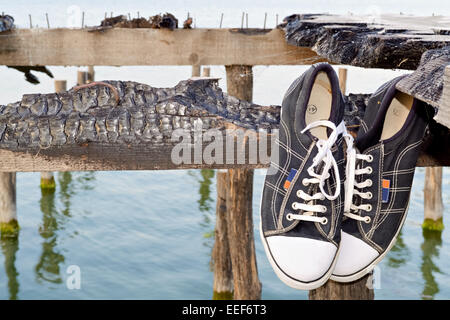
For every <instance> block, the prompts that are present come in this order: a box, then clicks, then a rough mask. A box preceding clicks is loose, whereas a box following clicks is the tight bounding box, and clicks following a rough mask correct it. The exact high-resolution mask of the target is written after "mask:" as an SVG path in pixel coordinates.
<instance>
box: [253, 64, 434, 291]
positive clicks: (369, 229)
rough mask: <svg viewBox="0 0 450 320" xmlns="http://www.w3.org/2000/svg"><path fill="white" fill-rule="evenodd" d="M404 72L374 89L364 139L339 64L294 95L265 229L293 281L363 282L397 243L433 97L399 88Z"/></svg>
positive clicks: (281, 272) (294, 89)
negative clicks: (352, 118) (348, 105)
mask: <svg viewBox="0 0 450 320" xmlns="http://www.w3.org/2000/svg"><path fill="white" fill-rule="evenodd" d="M401 78H402V77H398V78H395V79H393V80H392V81H390V82H388V83H386V84H384V85H383V86H381V87H380V88H379V89H378V90H377V91H376V92H375V93H374V94H373V95H372V96H371V98H370V100H369V103H368V106H367V109H366V112H365V115H364V119H363V120H362V122H361V126H360V129H359V130H358V134H357V137H356V139H353V137H352V136H351V135H350V134H349V133H347V131H346V127H345V123H344V121H343V115H344V100H343V96H342V93H341V91H340V89H339V82H338V78H337V76H336V73H335V72H334V70H333V68H332V67H331V66H330V65H329V64H326V63H319V64H316V65H313V66H312V67H311V68H310V69H309V70H308V71H306V72H305V73H304V74H303V75H302V76H301V77H299V78H298V79H297V80H295V81H294V83H293V84H292V85H291V86H290V88H289V89H288V91H287V93H286V94H285V96H284V99H283V103H282V107H281V121H280V131H279V137H278V140H277V150H275V152H274V154H275V156H272V159H271V160H272V162H271V166H270V168H269V170H268V173H267V176H266V179H265V182H264V190H263V194H262V200H261V228H260V230H261V239H262V242H263V244H264V248H265V251H266V254H267V256H268V258H269V261H270V263H271V265H272V267H273V269H274V270H275V272H276V274H277V275H278V277H279V278H280V279H281V280H282V281H283V282H284V283H286V284H287V285H289V286H291V287H293V288H296V289H304V290H311V289H314V288H317V287H319V286H321V285H322V284H324V283H325V282H326V281H327V280H328V279H329V278H330V277H331V279H332V280H335V281H339V282H351V281H354V280H357V279H359V278H361V277H363V276H364V275H366V274H367V273H369V272H371V270H372V269H373V268H374V266H375V265H376V264H377V263H378V262H380V261H381V259H382V258H383V257H384V256H385V255H386V253H387V252H388V251H389V249H390V248H391V247H392V246H393V245H394V243H395V239H396V237H397V235H398V233H399V231H400V229H401V227H402V225H403V222H404V221H405V217H406V211H407V207H408V202H409V195H410V191H411V184H412V180H413V176H414V169H415V165H416V161H417V158H418V155H419V151H420V148H419V146H420V144H421V142H422V140H423V136H424V133H425V130H426V127H427V123H428V115H427V105H426V104H424V103H423V102H421V101H419V100H416V99H414V98H412V97H411V96H408V95H406V94H404V93H401V92H399V91H397V90H396V89H395V85H396V83H397V82H398V81H399V80H400V79H401Z"/></svg>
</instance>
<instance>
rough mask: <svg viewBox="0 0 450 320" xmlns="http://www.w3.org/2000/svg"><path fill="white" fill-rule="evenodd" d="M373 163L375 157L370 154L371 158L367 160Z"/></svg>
mask: <svg viewBox="0 0 450 320" xmlns="http://www.w3.org/2000/svg"><path fill="white" fill-rule="evenodd" d="M372 161H373V156H372V155H371V154H369V158H368V159H367V162H372Z"/></svg>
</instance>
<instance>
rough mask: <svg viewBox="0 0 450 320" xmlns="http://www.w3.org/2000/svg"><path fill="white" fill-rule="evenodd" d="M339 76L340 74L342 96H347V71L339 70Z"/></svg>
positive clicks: (344, 69)
mask: <svg viewBox="0 0 450 320" xmlns="http://www.w3.org/2000/svg"><path fill="white" fill-rule="evenodd" d="M338 74H339V87H340V88H341V92H342V94H344V95H345V92H346V91H347V69H346V68H339V69H338Z"/></svg>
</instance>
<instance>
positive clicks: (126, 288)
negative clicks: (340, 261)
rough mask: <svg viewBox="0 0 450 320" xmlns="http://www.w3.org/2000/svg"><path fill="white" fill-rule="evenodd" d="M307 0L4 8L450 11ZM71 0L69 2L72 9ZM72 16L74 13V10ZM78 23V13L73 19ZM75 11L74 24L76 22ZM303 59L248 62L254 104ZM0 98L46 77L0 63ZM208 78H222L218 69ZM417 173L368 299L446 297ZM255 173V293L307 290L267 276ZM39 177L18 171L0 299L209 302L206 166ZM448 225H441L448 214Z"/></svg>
mask: <svg viewBox="0 0 450 320" xmlns="http://www.w3.org/2000/svg"><path fill="white" fill-rule="evenodd" d="M374 2H375V3H376V5H366V4H363V2H361V1H355V0H345V1H340V2H339V5H338V4H336V2H329V1H315V2H314V3H313V2H310V3H298V4H297V5H295V6H292V3H290V2H288V1H284V0H283V1H268V2H265V5H264V6H262V5H260V4H259V3H258V2H253V3H252V2H250V1H246V0H240V1H235V0H230V1H228V2H226V4H224V5H222V7H215V8H214V10H212V9H211V6H210V5H209V3H210V2H207V1H196V2H195V1H173V2H171V3H170V4H169V3H167V1H164V2H163V1H159V2H158V1H152V2H148V1H141V0H133V1H127V2H123V1H113V2H111V3H108V6H105V4H104V2H101V1H92V0H90V1H87V0H79V1H76V3H74V2H72V1H59V2H58V4H57V5H56V4H55V1H49V0H45V1H40V2H33V3H32V4H31V3H29V2H27V1H22V0H18V1H9V2H7V3H4V4H3V3H2V4H1V6H0V7H1V11H5V13H8V14H12V15H13V16H14V17H15V18H16V22H17V24H18V25H19V26H21V27H27V26H28V13H32V15H33V23H34V25H40V26H46V22H45V13H46V12H48V13H49V17H50V23H51V25H52V27H53V26H61V27H64V26H67V24H68V23H69V22H70V23H75V24H80V22H81V21H80V19H81V15H80V13H81V11H85V13H86V15H85V23H86V24H87V25H95V24H98V23H99V21H100V20H101V19H102V17H103V15H104V12H105V11H107V12H111V11H113V12H114V13H115V14H116V13H117V14H118V13H122V14H126V13H127V12H131V13H132V16H135V15H136V12H137V11H139V10H140V14H141V16H148V15H153V14H156V13H159V12H165V11H169V12H172V13H174V14H175V15H176V16H177V17H179V18H180V20H182V19H183V17H184V16H186V14H187V11H189V12H190V14H191V16H194V19H195V20H194V21H195V23H196V26H197V27H217V26H218V24H219V19H220V14H221V13H222V12H223V13H224V21H223V26H224V27H238V26H240V19H241V12H242V10H246V11H247V12H249V26H250V27H261V26H262V23H263V19H264V13H265V12H268V20H267V25H268V26H273V25H274V24H275V14H279V18H280V21H281V19H282V17H284V16H286V15H289V14H291V13H296V12H303V13H305V12H336V13H346V12H348V11H349V9H351V11H352V12H355V13H365V14H371V15H374V16H375V17H376V14H377V13H381V12H385V11H386V10H387V9H389V11H390V12H393V13H398V12H400V11H403V12H405V9H408V11H406V12H405V13H413V14H423V15H431V14H432V13H435V12H434V10H435V8H439V12H438V13H439V14H444V15H450V5H449V4H442V2H441V1H439V0H429V1H427V2H426V3H424V2H421V1H409V0H408V1H398V2H395V3H392V1H388V0H378V1H374ZM74 4H76V6H75V7H73V5H74ZM74 14H75V16H74ZM74 19H75V20H74ZM77 19H78V20H77ZM306 68H307V67H302V66H293V67H281V66H279V67H273V66H272V67H264V66H258V67H255V68H254V69H253V70H254V101H255V102H256V103H260V104H265V105H269V104H277V105H279V104H280V103H281V99H282V97H283V95H284V92H285V91H286V89H287V88H288V87H289V85H290V83H291V82H292V81H293V80H294V79H295V78H296V77H298V76H299V75H300V74H301V73H302V72H304V71H305V69H306ZM50 70H51V71H52V72H53V74H54V75H55V79H65V80H67V81H68V87H71V86H73V85H74V84H75V80H76V71H77V70H79V68H75V67H67V68H63V67H50ZM95 70H96V75H95V77H96V80H102V79H110V80H132V81H138V82H143V83H147V84H150V85H153V86H158V87H166V86H167V87H168V86H173V85H175V84H176V83H177V82H178V81H180V80H183V79H186V78H188V77H189V76H190V72H191V68H190V67H121V68H116V67H96V68H95ZM402 73H404V71H398V70H364V69H361V68H353V67H350V68H349V73H348V84H347V88H348V90H349V91H350V92H353V93H358V92H360V93H370V92H373V91H374V90H375V89H376V88H377V87H378V86H380V85H381V84H382V83H384V82H386V81H388V80H390V79H392V78H394V77H396V76H398V75H399V74H402ZM0 75H1V77H0V104H7V103H9V102H13V101H17V100H19V99H21V96H22V95H23V94H25V93H36V92H40V93H45V92H53V90H54V88H53V79H49V78H47V77H46V76H43V75H39V74H38V76H39V79H40V81H41V84H39V85H37V86H34V85H31V84H28V83H26V82H25V81H24V79H23V75H22V74H20V73H19V72H17V71H15V70H12V69H8V68H6V67H4V66H0ZM211 75H212V76H215V77H221V78H222V79H221V80H220V82H219V84H220V86H221V87H222V88H223V90H225V91H226V82H225V70H224V67H219V66H214V67H212V70H211ZM424 171H425V170H424V169H422V168H419V169H417V170H416V176H415V179H414V186H413V191H412V195H411V204H410V208H409V214H408V218H407V220H406V223H405V226H404V228H403V231H402V233H401V235H400V237H399V238H398V241H397V244H396V246H395V247H394V248H393V249H392V251H391V252H390V253H389V254H388V256H387V257H386V258H385V259H384V260H383V261H382V262H381V263H380V265H379V267H380V268H379V269H377V278H379V279H380V281H379V284H380V286H379V288H378V289H376V291H375V297H376V299H405V298H408V299H448V298H450V274H449V273H450V231H449V229H450V226H447V228H446V229H445V230H444V231H443V233H442V234H423V233H422V228H421V223H422V220H423V191H422V190H423V182H424ZM264 173H265V171H264V170H256V173H255V180H254V201H253V203H254V206H253V214H254V225H255V231H254V233H255V236H256V237H255V245H256V254H257V262H258V271H259V276H260V280H261V282H262V285H263V289H262V290H263V291H262V297H263V298H264V299H307V292H303V291H297V290H294V289H291V288H289V287H287V286H285V285H284V284H283V283H282V282H281V281H280V280H278V278H277V277H276V275H275V274H274V272H273V271H272V268H271V267H270V265H269V263H268V261H267V259H266V256H265V254H264V251H263V248H262V244H261V241H260V239H259V230H258V226H259V200H260V196H261V188H262V183H263V179H264ZM39 178H40V177H39V173H18V175H17V205H18V208H17V211H18V217H19V223H20V226H21V230H20V235H19V238H18V239H17V240H11V239H3V240H0V247H1V252H0V299H210V298H211V297H212V279H213V275H212V272H211V270H210V256H211V248H212V245H213V243H214V239H213V231H214V225H215V198H216V189H215V186H216V180H215V171H212V170H187V171H186V170H180V171H158V172H156V171H153V172H149V171H140V172H130V171H127V172H72V173H69V172H66V173H57V174H56V176H55V178H56V180H57V189H56V192H55V193H54V194H51V195H43V194H41V190H40V188H39ZM443 197H444V206H445V213H444V220H446V219H447V217H448V214H449V210H450V170H449V169H448V168H445V169H444V182H443ZM445 222H446V221H445ZM72 265H76V266H78V267H79V268H80V270H81V289H80V290H69V289H68V288H67V286H66V281H67V278H68V276H69V274H68V273H67V269H68V267H69V266H72Z"/></svg>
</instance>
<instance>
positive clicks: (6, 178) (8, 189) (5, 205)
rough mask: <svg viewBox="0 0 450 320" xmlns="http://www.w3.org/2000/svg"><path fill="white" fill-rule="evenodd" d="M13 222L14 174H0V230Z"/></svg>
mask: <svg viewBox="0 0 450 320" xmlns="http://www.w3.org/2000/svg"><path fill="white" fill-rule="evenodd" d="M13 220H14V221H17V211H16V173H15V172H0V229H3V224H6V223H10V222H11V221H13ZM0 231H3V230H0Z"/></svg>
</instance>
